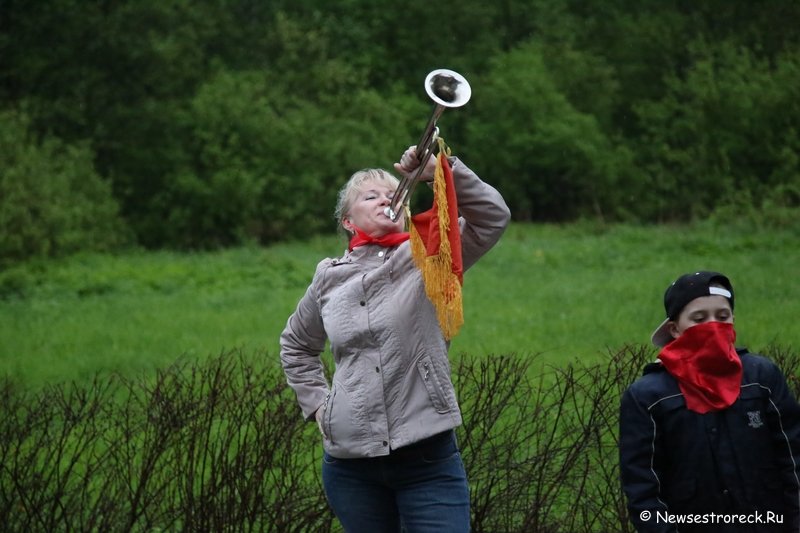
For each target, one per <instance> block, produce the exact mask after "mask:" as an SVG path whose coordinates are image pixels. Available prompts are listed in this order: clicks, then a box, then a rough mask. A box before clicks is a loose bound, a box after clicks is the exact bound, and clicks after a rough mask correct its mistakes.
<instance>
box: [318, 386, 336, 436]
mask: <svg viewBox="0 0 800 533" xmlns="http://www.w3.org/2000/svg"><path fill="white" fill-rule="evenodd" d="M337 388H338V387H336V384H334V385H333V386H332V387H331V390H330V392H328V396H327V397H326V398H325V403H324V404H322V436H323V437H324V438H325V439H326V440H328V441H330V442H331V444H333V434H332V433H331V413H332V412H333V409H332V407H333V400H334V398H335V396H336V390H337Z"/></svg>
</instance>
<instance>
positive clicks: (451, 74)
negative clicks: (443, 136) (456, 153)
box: [384, 68, 472, 222]
mask: <svg viewBox="0 0 800 533" xmlns="http://www.w3.org/2000/svg"><path fill="white" fill-rule="evenodd" d="M425 92H427V93H428V96H429V97H430V98H431V100H433V101H434V103H435V105H434V108H433V113H432V114H431V117H430V119H429V120H428V125H427V126H426V127H425V131H424V133H423V134H422V137H421V138H420V140H419V142H418V143H417V162H418V163H419V165H418V166H417V169H416V171H414V172H413V173H410V174H408V175H406V176H403V179H402V180H400V183H399V184H398V185H397V190H395V193H394V196H393V197H392V202H391V204H389V206H388V207H386V209H384V213H385V214H386V216H387V217H389V218H391V219H392V222H395V221H397V219H398V218H399V217H400V213H401V212H402V211H403V209H402V207H403V206H405V205H407V204H408V201H409V199H410V198H411V192H412V191H413V190H414V187H415V186H416V185H417V183H418V182H419V180H420V177H421V175H422V171H423V170H424V168H425V165H426V164H427V163H428V159H430V157H431V156H432V155H433V150H434V148H435V147H436V142H437V140H438V138H439V128H438V126H437V125H436V122H437V121H438V120H439V117H441V116H442V113H443V112H444V110H445V108H448V107H461V106H463V105H464V104H466V103H467V102H468V101H469V99H470V97H471V96H472V89H471V88H470V86H469V82H467V80H466V78H464V76H462V75H461V74H459V73H458V72H455V71H453V70H448V69H445V68H441V69H437V70H432V71H431V72H429V73H428V75H427V76H426V77H425Z"/></svg>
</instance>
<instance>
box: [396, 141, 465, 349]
mask: <svg viewBox="0 0 800 533" xmlns="http://www.w3.org/2000/svg"><path fill="white" fill-rule="evenodd" d="M448 155H450V152H449V149H448V148H447V146H446V145H445V144H444V141H443V140H442V139H441V138H440V139H439V155H438V157H437V159H436V171H435V173H434V176H433V207H431V208H430V209H429V210H427V211H425V212H424V213H420V214H418V215H414V216H413V217H411V222H412V223H411V224H410V225H409V232H410V233H411V253H412V255H413V257H414V262H415V263H416V265H417V268H419V269H420V271H421V272H422V281H423V282H424V284H425V293H426V294H427V295H428V298H429V299H430V301H431V303H433V307H434V308H435V309H436V318H437V319H438V320H439V326H440V327H441V328H442V333H443V334H444V338H445V339H446V340H450V339H452V338H453V337H455V335H456V334H457V333H458V330H459V329H461V326H462V325H463V324H464V311H463V307H462V297H461V285H462V284H463V283H464V266H463V263H462V258H461V234H460V232H459V228H458V201H457V199H456V190H455V185H454V184H453V171H452V169H451V168H450V163H449V162H448V160H447V156H448Z"/></svg>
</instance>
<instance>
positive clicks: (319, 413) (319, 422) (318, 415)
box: [314, 405, 327, 438]
mask: <svg viewBox="0 0 800 533" xmlns="http://www.w3.org/2000/svg"><path fill="white" fill-rule="evenodd" d="M324 410H325V406H324V405H321V406H320V407H319V409H317V412H316V413H314V418H316V419H317V427H318V428H319V432H320V433H322V437H323V438H327V437H325V431H323V429H322V415H323V414H324V413H323V411H324Z"/></svg>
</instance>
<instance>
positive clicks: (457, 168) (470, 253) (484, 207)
mask: <svg viewBox="0 0 800 533" xmlns="http://www.w3.org/2000/svg"><path fill="white" fill-rule="evenodd" d="M451 161H452V165H451V166H452V169H453V180H454V182H455V186H456V196H457V198H458V211H459V215H460V219H459V225H460V228H461V255H462V261H463V265H464V270H465V271H466V270H467V269H468V268H469V267H471V266H472V265H474V264H475V262H476V261H478V259H480V258H481V256H483V255H484V254H485V253H486V252H488V251H489V250H490V249H491V248H492V246H494V245H495V243H497V241H498V240H499V239H500V236H501V235H503V232H504V231H505V229H506V227H507V226H508V223H509V221H510V220H511V211H510V210H509V209H508V206H507V205H506V202H505V200H503V197H502V196H501V195H500V193H499V192H498V191H497V189H495V188H494V187H492V186H491V185H489V184H488V183H485V182H484V181H482V180H481V179H480V178H479V177H478V176H477V175H476V174H475V172H473V171H472V170H471V169H470V168H469V167H467V166H466V165H465V164H464V163H463V162H462V161H461V160H460V159H458V158H452V160H451Z"/></svg>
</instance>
